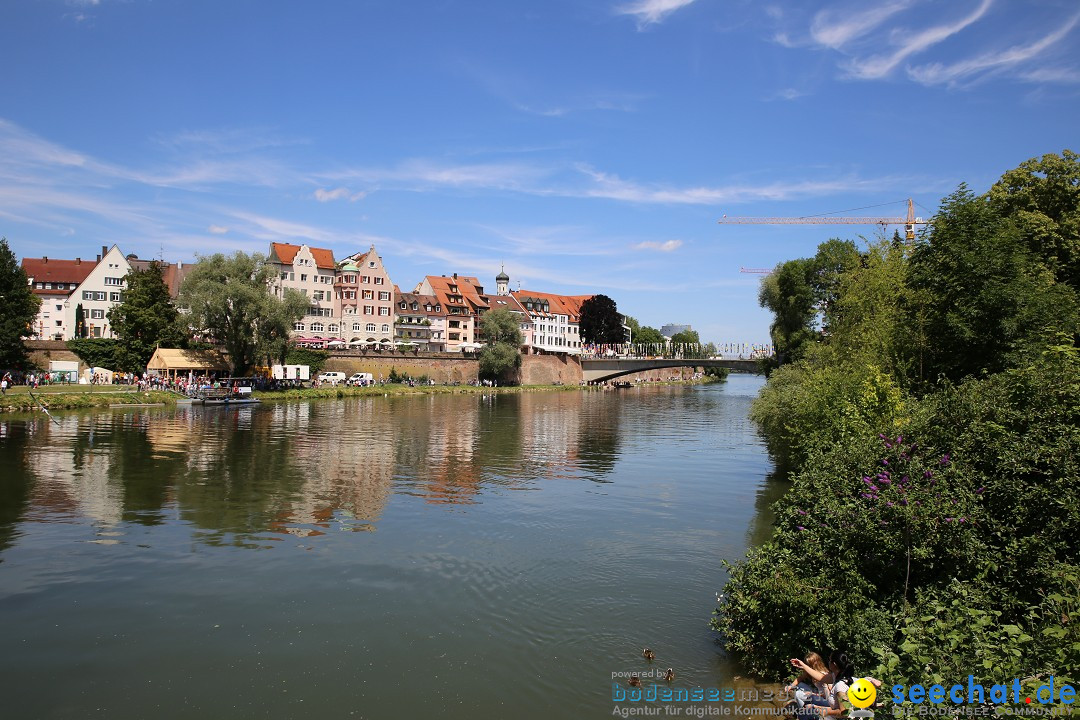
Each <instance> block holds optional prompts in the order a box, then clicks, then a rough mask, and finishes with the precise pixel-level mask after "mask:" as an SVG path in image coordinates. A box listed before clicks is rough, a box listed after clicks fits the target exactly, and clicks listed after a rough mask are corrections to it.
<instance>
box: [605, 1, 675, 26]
mask: <svg viewBox="0 0 1080 720" xmlns="http://www.w3.org/2000/svg"><path fill="white" fill-rule="evenodd" d="M693 2H694V0H636V2H632V3H630V4H629V5H622V6H620V7H617V8H615V12H616V13H617V14H619V15H633V16H634V17H636V18H637V25H638V29H639V30H640V29H644V28H645V27H648V26H649V25H655V24H656V23H659V22H662V21H663V20H664V18H666V17H667V16H668V15H670V14H671V13H673V12H675V11H676V10H679V9H680V8H684V7H686V6H687V5H689V4H691V3H693Z"/></svg>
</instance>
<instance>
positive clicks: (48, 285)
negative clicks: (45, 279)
mask: <svg viewBox="0 0 1080 720" xmlns="http://www.w3.org/2000/svg"><path fill="white" fill-rule="evenodd" d="M37 286H38V290H40V289H41V283H38V284H37ZM45 289H46V290H52V283H45Z"/></svg>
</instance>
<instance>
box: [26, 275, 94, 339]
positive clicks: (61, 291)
mask: <svg viewBox="0 0 1080 720" xmlns="http://www.w3.org/2000/svg"><path fill="white" fill-rule="evenodd" d="M96 264H97V261H96V260H95V261H86V262H83V260H82V258H75V259H74V260H57V259H55V258H51V259H50V258H48V257H41V258H23V260H22V268H23V270H24V271H25V272H26V277H27V278H29V280H30V292H32V293H34V295H35V296H36V297H37V298H38V299H39V300H41V306H40V307H39V308H38V314H37V317H36V318H35V319H34V323H33V326H32V327H31V329H30V330H31V331H30V338H31V339H33V340H70V339H71V338H73V337H75V328H74V327H71V326H70V325H69V324H68V322H67V318H68V313H67V308H68V307H69V306H72V298H74V297H75V296H76V294H77V293H78V289H79V286H80V285H82V284H83V281H84V280H86V278H87V276H89V275H90V272H91V271H92V270H93V269H94V266H95V265H96Z"/></svg>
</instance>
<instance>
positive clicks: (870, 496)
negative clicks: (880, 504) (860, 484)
mask: <svg viewBox="0 0 1080 720" xmlns="http://www.w3.org/2000/svg"><path fill="white" fill-rule="evenodd" d="M859 497H864V498H866V499H867V500H873V499H874V496H873V495H869V494H867V493H859Z"/></svg>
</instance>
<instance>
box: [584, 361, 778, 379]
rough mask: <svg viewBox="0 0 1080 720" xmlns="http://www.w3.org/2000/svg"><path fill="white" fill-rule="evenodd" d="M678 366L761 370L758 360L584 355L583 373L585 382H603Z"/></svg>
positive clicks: (753, 371) (748, 370)
mask: <svg viewBox="0 0 1080 720" xmlns="http://www.w3.org/2000/svg"><path fill="white" fill-rule="evenodd" d="M676 367H706V368H709V367H716V368H727V369H728V370H734V371H735V372H749V373H756V372H760V370H759V369H758V361H757V360H724V359H720V358H709V359H705V358H647V357H594V358H589V357H583V358H581V375H582V379H583V380H585V382H590V383H591V382H603V381H604V380H611V379H613V378H617V377H620V376H622V375H631V374H633V373H636V372H641V371H643V370H656V369H657V368H676Z"/></svg>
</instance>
